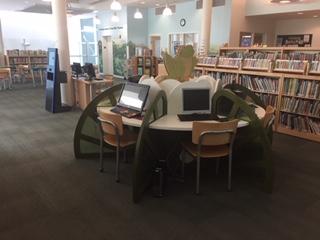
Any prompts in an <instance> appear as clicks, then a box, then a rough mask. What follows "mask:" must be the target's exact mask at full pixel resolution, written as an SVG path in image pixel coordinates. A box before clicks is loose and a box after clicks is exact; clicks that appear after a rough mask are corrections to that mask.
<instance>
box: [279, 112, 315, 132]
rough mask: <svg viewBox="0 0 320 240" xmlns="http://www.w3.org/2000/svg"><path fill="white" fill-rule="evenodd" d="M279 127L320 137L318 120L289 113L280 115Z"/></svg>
mask: <svg viewBox="0 0 320 240" xmlns="http://www.w3.org/2000/svg"><path fill="white" fill-rule="evenodd" d="M280 125H281V126H282V127H285V128H289V129H292V130H295V131H299V132H306V133H312V134H317V135H320V120H316V119H311V118H308V117H305V116H298V115H294V114H290V113H281V114H280Z"/></svg>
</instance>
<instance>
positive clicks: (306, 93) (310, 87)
mask: <svg viewBox="0 0 320 240" xmlns="http://www.w3.org/2000/svg"><path fill="white" fill-rule="evenodd" d="M283 92H284V94H286V95H290V96H298V97H306V98H315V99H320V81H312V80H302V79H297V78H285V79H284V86H283Z"/></svg>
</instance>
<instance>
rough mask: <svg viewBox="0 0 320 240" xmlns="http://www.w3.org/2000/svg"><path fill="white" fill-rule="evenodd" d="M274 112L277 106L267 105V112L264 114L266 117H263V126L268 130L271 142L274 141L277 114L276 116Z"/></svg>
mask: <svg viewBox="0 0 320 240" xmlns="http://www.w3.org/2000/svg"><path fill="white" fill-rule="evenodd" d="M274 113H275V108H274V107H272V106H270V105H268V106H267V107H266V113H265V115H264V117H263V118H262V125H263V127H264V128H265V129H266V131H267V135H268V138H269V140H270V142H271V143H272V135H273V134H272V133H273V129H272V128H273V123H274V120H275V116H274Z"/></svg>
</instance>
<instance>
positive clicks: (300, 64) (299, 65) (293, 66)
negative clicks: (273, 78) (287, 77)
mask: <svg viewBox="0 0 320 240" xmlns="http://www.w3.org/2000/svg"><path fill="white" fill-rule="evenodd" d="M305 66H306V62H304V61H300V60H280V59H278V60H276V63H275V70H277V69H278V70H281V69H283V70H299V71H302V72H303V71H304V69H305Z"/></svg>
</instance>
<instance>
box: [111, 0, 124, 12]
mask: <svg viewBox="0 0 320 240" xmlns="http://www.w3.org/2000/svg"><path fill="white" fill-rule="evenodd" d="M121 8H122V7H121V4H120V3H119V2H118V1H117V0H113V1H112V3H111V5H110V9H111V10H113V11H120V10H121Z"/></svg>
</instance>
